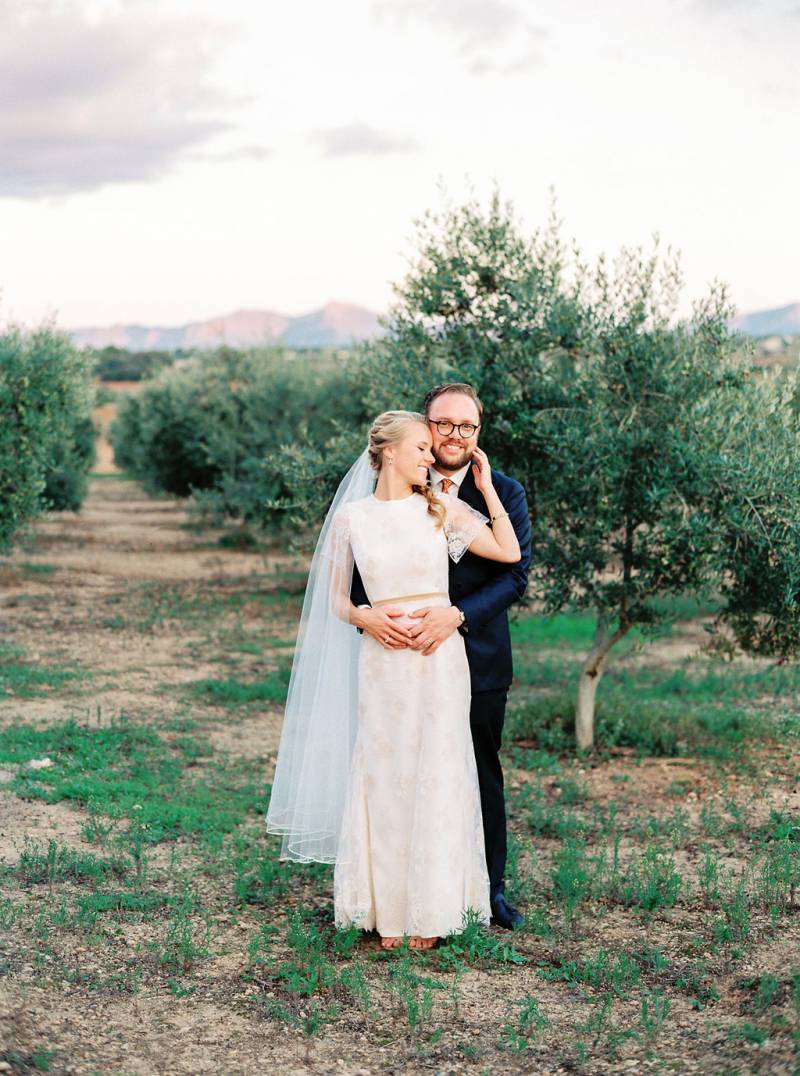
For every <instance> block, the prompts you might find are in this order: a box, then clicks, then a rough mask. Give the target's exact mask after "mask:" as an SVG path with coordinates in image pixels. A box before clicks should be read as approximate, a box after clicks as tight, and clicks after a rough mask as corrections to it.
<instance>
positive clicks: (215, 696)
mask: <svg viewBox="0 0 800 1076" xmlns="http://www.w3.org/2000/svg"><path fill="white" fill-rule="evenodd" d="M290 672H291V666H288V665H284V666H281V668H279V669H277V670H275V672H272V673H269V674H268V675H267V676H266V677H265V678H264V679H263V680H255V681H250V682H247V683H243V682H242V681H240V680H234V679H232V678H230V677H229V678H228V679H225V680H196V681H195V682H194V683H193V684H191V685H190V690H191V692H192V693H193V694H194V695H195V696H197V697H198V698H202V699H206V700H207V701H209V702H212V703H215V704H216V705H219V706H230V707H236V706H244V705H247V704H249V703H254V702H269V703H283V702H285V701H286V692H287V690H288V687H289V674H290Z"/></svg>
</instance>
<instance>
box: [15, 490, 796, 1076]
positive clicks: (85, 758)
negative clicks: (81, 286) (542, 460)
mask: <svg viewBox="0 0 800 1076" xmlns="http://www.w3.org/2000/svg"><path fill="white" fill-rule="evenodd" d="M303 568H304V565H303V563H302V562H301V561H298V560H296V559H293V558H292V557H289V556H287V555H284V554H283V552H282V551H281V550H280V549H279V548H275V547H272V548H260V547H257V546H253V545H252V544H249V543H248V542H247V540H246V538H245V537H244V536H242V535H241V534H238V533H236V532H233V533H231V532H224V531H221V530H213V531H212V530H207V529H206V530H204V529H202V528H200V527H199V526H198V525H197V523H196V522H195V520H194V519H193V518H192V517H191V516H190V515H189V514H187V512H186V510H185V508H184V506H183V505H182V504H181V503H180V502H177V501H174V500H171V499H167V498H163V499H154V498H150V497H147V496H145V495H144V494H143V493H142V491H141V490H140V488H139V487H138V486H136V485H135V484H134V483H133V482H131V481H129V480H128V479H127V478H126V477H125V476H124V475H119V474H109V475H102V474H101V475H96V476H95V477H94V478H93V479H92V486H91V493H90V497H89V499H88V501H87V502H86V504H85V506H84V509H83V511H82V512H81V513H80V515H72V514H70V513H65V514H62V515H59V516H52V517H49V518H45V519H43V520H40V521H39V522H38V523H37V524H36V526H35V527H34V528H33V529H32V530H31V532H30V533H29V534H28V535H27V536H26V537H25V538H24V540H23V541H22V542H21V543H19V544H18V547H17V549H16V551H15V553H14V554H13V555H12V556H11V557H9V558H7V559H6V560H5V561H3V562H0V628H1V629H2V634H1V635H0V1028H2V1037H1V1038H0V1062H5V1068H3V1064H2V1063H0V1070H3V1071H10V1072H16V1073H30V1072H38V1071H49V1072H52V1073H75V1074H88V1073H103V1074H105V1073H120V1074H134V1073H142V1074H144V1073H176V1074H177V1073H180V1074H182V1073H187V1074H188V1073H198V1072H212V1071H217V1072H222V1073H226V1074H227V1073H247V1074H250V1073H253V1074H255V1073H262V1072H265V1071H273V1070H281V1071H284V1072H286V1073H292V1072H306V1071H318V1072H336V1073H369V1072H398V1073H399V1072H417V1071H419V1072H437V1073H460V1072H469V1073H492V1074H493V1073H504V1072H509V1073H510V1072H531V1071H535V1072H551V1073H556V1072H587V1073H588V1072H591V1073H600V1072H619V1071H630V1072H651V1071H652V1072H680V1073H683V1072H713V1073H720V1072H727V1073H747V1072H781V1073H783V1072H786V1073H788V1072H792V1071H800V915H798V911H799V910H800V904H799V902H800V895H799V894H798V889H799V888H800V794H799V793H798V739H797V734H798V729H799V728H800V722H798V719H797V713H798V699H799V698H800V672H798V670H797V669H796V668H794V667H791V666H779V667H773V666H770V665H769V664H768V663H764V662H754V661H749V660H748V661H746V660H744V659H742V658H736V659H735V660H725V658H724V655H723V656H719V655H717V656H714V655H713V654H712V653H710V652H708V651H707V650H706V642H707V638H708V637H707V634H706V632H705V631H704V630H703V629H704V624H705V623H706V622H707V620H708V614H709V610H707V609H703V608H699V607H697V606H695V605H692V604H691V603H689V602H686V603H683V604H682V605H681V606H676V607H675V608H674V612H675V615H676V617H677V620H676V623H675V624H674V626H673V627H672V628H671V630H670V631H668V632H664V633H663V634H662V635H661V636H660V637H659V638H657V639H654V640H652V641H649V642H648V643H647V645H646V646H643V645H642V640H641V639H634V640H632V641H631V642H630V643H628V644H627V646H626V647H625V648H624V650H623V651H622V652H621V653H620V654H619V655H618V657H617V658H616V660H615V663H614V664H613V666H612V669H611V671H610V672H609V674H608V675H607V678H606V680H605V681H604V682H603V684H602V685H601V690H600V706H599V717H598V721H599V730H600V744H601V747H600V750H599V751H598V752H597V754H596V755H595V756H593V757H592V758H585V759H576V758H575V756H574V752H573V751H572V750H571V749H570V747H569V740H568V735H567V733H568V727H569V705H570V701H571V692H572V689H573V686H574V682H575V668H576V664H577V662H578V660H579V657H580V654H581V652H582V651H583V649H584V648H585V647H586V645H587V643H588V640H589V638H590V632H591V625H590V624H589V623H588V621H587V620H586V619H585V618H583V617H581V616H578V615H574V616H565V617H561V618H559V619H558V620H556V621H545V620H543V619H542V618H541V617H539V616H537V615H536V614H535V611H533V610H527V611H525V612H524V613H522V614H520V615H519V616H518V617H517V619H516V620H515V623H514V629H513V630H514V636H515V654H516V672H517V680H516V683H515V685H514V688H513V691H512V698H511V709H510V713H509V719H508V728H507V733H508V735H507V743H506V749H505V752H506V753H505V768H506V782H507V791H508V799H509V815H510V825H511V831H512V835H513V839H512V856H511V864H510V870H509V890H510V892H511V895H512V896H513V897H514V899H515V900H516V901H517V902H518V903H519V906H520V908H521V910H522V911H523V912H524V913H525V915H526V917H527V925H526V927H525V929H523V930H522V931H518V932H515V933H514V934H513V935H511V934H509V933H507V932H504V931H501V930H499V929H496V928H493V929H491V930H490V931H488V932H484V931H481V930H479V929H476V928H475V927H474V926H473V927H469V928H468V929H467V931H466V932H465V934H464V935H463V936H461V937H458V938H451V939H448V940H447V942H446V943H445V944H442V945H441V946H440V947H439V948H438V949H436V950H434V951H433V952H431V953H430V954H425V953H414V952H409V951H407V950H405V951H400V952H397V953H391V954H388V953H384V952H382V951H381V950H380V948H379V945H378V942H377V939H375V938H372V937H371V938H367V939H361V938H360V937H359V936H358V935H357V933H355V932H338V933H337V932H335V931H334V929H333V925H332V900H331V875H330V870H329V869H327V868H323V867H318V868H303V867H292V868H290V867H288V866H287V865H285V864H281V863H279V862H278V860H277V855H276V853H277V846H276V843H275V842H274V841H273V840H272V839H271V838H270V839H267V838H266V837H265V834H264V830H263V815H264V812H265V809H266V803H267V790H268V782H269V780H270V775H271V772H272V767H273V765H274V760H275V754H276V750H277V745H278V739H279V734H280V722H281V705H282V701H283V699H284V696H285V690H286V683H287V677H288V668H289V663H290V660H291V652H292V651H291V647H292V643H293V637H294V631H295V624H296V619H297V616H298V613H299V608H300V603H301V600H302V593H303V586H304V573H303Z"/></svg>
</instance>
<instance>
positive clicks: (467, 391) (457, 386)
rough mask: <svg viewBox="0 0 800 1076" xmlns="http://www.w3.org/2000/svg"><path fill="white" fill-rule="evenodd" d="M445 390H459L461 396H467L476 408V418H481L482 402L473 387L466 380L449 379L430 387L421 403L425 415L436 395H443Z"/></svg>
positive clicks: (428, 411)
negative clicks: (445, 382)
mask: <svg viewBox="0 0 800 1076" xmlns="http://www.w3.org/2000/svg"><path fill="white" fill-rule="evenodd" d="M446 392H460V393H461V395H462V396H469V398H470V400H472V401H473V402H474V404H475V406H476V407H477V408H478V418H480V419H483V404H482V403H481V401H480V399H479V397H478V394H477V392H476V391H475V389H474V388H473V387H472V385H468V384H467V383H466V381H450V382H448V383H447V384H446V385H437V386H436V388H433V389H431V391H430V392H429V393H428V395H427V396H426V397H425V399H424V400H423V403H422V410H423V411H424V412H425V415H426V417H427V415H428V414H429V413H430V409H431V404H432V403H433V401H434V400H435V399H436V398H437V397H438V396H443V395H444V394H445V393H446Z"/></svg>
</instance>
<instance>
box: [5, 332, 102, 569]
mask: <svg viewBox="0 0 800 1076" xmlns="http://www.w3.org/2000/svg"><path fill="white" fill-rule="evenodd" d="M92 398H93V391H92V387H91V382H90V370H89V362H88V359H87V358H86V356H84V355H82V354H81V353H80V352H79V351H78V350H77V349H76V348H75V347H74V346H73V344H72V343H71V341H70V339H69V337H68V336H67V335H66V334H64V333H61V332H58V331H57V330H56V329H54V328H53V327H52V326H49V325H46V326H42V327H41V328H39V329H36V330H34V331H33V332H26V331H24V330H22V329H20V328H18V327H13V326H12V327H10V328H8V329H6V330H5V331H4V332H3V333H2V334H0V549H7V548H8V547H9V545H10V543H11V540H12V538H13V535H14V533H15V532H16V530H17V529H18V528H19V527H20V526H21V525H22V524H23V523H25V522H26V521H27V520H29V519H30V518H31V517H32V516H34V515H35V514H36V513H37V512H38V511H40V510H41V509H43V508H73V509H74V508H77V507H79V505H80V503H81V501H82V499H83V496H84V494H85V490H86V472H87V470H88V468H89V466H90V465H91V462H92V459H93V456H94V428H93V426H92V422H91V404H92Z"/></svg>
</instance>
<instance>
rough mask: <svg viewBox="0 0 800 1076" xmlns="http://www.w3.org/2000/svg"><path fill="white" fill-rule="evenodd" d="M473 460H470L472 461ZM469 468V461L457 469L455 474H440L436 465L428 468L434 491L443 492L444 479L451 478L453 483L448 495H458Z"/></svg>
mask: <svg viewBox="0 0 800 1076" xmlns="http://www.w3.org/2000/svg"><path fill="white" fill-rule="evenodd" d="M471 462H472V461H471V460H470V463H471ZM468 470H469V463H465V464H464V466H463V467H462V468H461V469H460V470H459V471H456V473H455V474H451V475H444V474H439V472H438V471H437V470H436V468H435V467H429V468H428V477H429V478H430V482H431V489H432V490H433V492H434V493H442V492H443V491H442V479H443V478H449V479H450V481H451V482H452V483H453V485H452V486H451V487H450V490H449V493H448V495H449V496H450V497H457V496H458V491H459V489H460V488H461V483H462V482H463V481H464V478H465V476H466V473H467V471H468Z"/></svg>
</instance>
